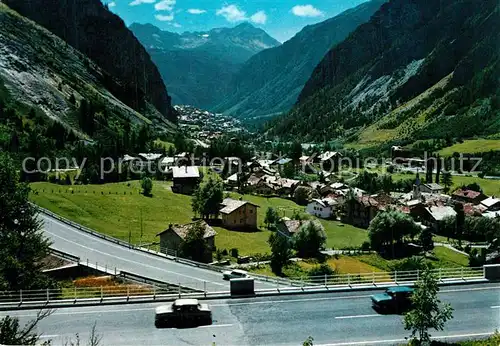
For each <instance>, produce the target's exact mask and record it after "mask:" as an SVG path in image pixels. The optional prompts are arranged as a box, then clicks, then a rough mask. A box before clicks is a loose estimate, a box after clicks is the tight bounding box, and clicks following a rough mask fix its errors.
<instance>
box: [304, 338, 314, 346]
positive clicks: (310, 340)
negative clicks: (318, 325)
mask: <svg viewBox="0 0 500 346" xmlns="http://www.w3.org/2000/svg"><path fill="white" fill-rule="evenodd" d="M313 341H314V338H313V337H312V336H310V337H308V338H307V339H306V340H305V341H304V342H303V343H302V346H313V345H314V344H313Z"/></svg>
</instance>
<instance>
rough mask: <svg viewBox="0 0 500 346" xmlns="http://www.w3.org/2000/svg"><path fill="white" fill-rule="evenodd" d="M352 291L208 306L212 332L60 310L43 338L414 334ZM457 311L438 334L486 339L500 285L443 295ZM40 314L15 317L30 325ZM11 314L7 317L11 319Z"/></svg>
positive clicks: (499, 307)
mask: <svg viewBox="0 0 500 346" xmlns="http://www.w3.org/2000/svg"><path fill="white" fill-rule="evenodd" d="M373 293H376V292H347V293H336V294H335V293H328V294H313V295H297V296H275V297H260V298H254V299H232V300H219V301H208V303H209V304H210V306H211V307H212V312H213V317H214V324H213V325H212V326H206V327H198V328H187V329H156V328H155V327H154V308H155V307H156V306H158V305H159V304H141V305H118V306H106V307H86V308H68V309H59V310H57V311H55V312H54V314H53V315H51V316H50V317H48V318H47V319H46V320H44V321H42V322H41V324H40V326H39V331H40V332H42V333H44V334H45V338H46V339H52V340H53V344H54V345H57V344H59V343H62V342H63V341H64V340H65V339H67V338H69V337H71V336H74V334H75V333H79V334H80V336H81V337H82V340H83V341H84V343H85V342H86V340H87V338H88V334H89V330H90V329H91V327H92V325H93V324H94V322H96V323H97V330H98V333H99V334H100V335H102V337H103V341H102V345H210V344H211V343H212V342H214V341H215V342H216V344H217V345H299V344H301V343H302V342H303V341H304V340H305V339H306V338H307V337H308V336H312V337H313V338H314V345H333V346H350V345H379V344H381V345H383V344H389V345H392V344H398V343H402V342H404V338H405V336H408V335H409V333H408V332H407V331H405V330H404V328H403V326H402V322H401V320H402V317H401V316H399V315H379V314H377V313H376V312H375V311H374V310H372V308H371V302H370V299H369V295H370V294H373ZM440 298H441V300H442V301H444V302H449V303H451V304H452V306H453V308H454V309H455V311H454V319H453V320H451V321H450V322H448V324H447V325H446V330H445V331H443V332H435V333H433V335H435V336H440V337H446V338H447V339H448V340H455V339H464V338H471V337H476V338H477V337H483V336H486V335H488V334H489V333H492V332H494V331H495V329H500V285H499V284H498V283H497V284H482V285H463V286H449V287H443V288H442V289H441V293H440ZM35 313H36V312H34V311H15V312H12V313H11V315H16V316H19V317H20V318H21V319H22V321H26V320H28V319H29V318H31V317H32V316H34V315H35ZM3 314H7V313H3Z"/></svg>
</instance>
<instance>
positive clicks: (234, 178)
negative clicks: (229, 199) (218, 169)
mask: <svg viewBox="0 0 500 346" xmlns="http://www.w3.org/2000/svg"><path fill="white" fill-rule="evenodd" d="M239 179H240V178H239V177H238V173H234V174H233V175H231V176H229V177H228V178H227V179H226V180H224V184H225V185H226V186H228V187H229V188H236V187H238V185H239Z"/></svg>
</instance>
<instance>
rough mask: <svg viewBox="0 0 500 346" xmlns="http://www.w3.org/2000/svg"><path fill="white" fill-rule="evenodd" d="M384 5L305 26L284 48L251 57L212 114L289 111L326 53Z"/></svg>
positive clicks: (375, 0) (375, 2)
mask: <svg viewBox="0 0 500 346" xmlns="http://www.w3.org/2000/svg"><path fill="white" fill-rule="evenodd" d="M385 1H386V0H371V1H368V2H366V3H363V4H361V5H359V6H357V7H355V8H352V9H350V10H347V11H345V12H343V13H341V14H339V15H337V16H335V17H333V18H330V19H328V20H325V21H323V22H321V23H318V24H315V25H309V26H306V27H305V28H304V29H302V30H301V31H300V32H299V33H297V34H296V35H295V36H294V37H293V38H291V39H290V40H288V41H287V42H285V43H283V45H280V46H278V47H275V48H270V49H266V50H264V51H262V52H260V53H258V54H256V55H254V56H252V57H251V58H250V59H249V60H248V61H247V62H246V63H245V64H244V65H243V66H242V67H241V68H240V69H239V70H238V71H237V72H236V73H235V74H234V76H233V77H232V78H231V81H230V84H229V87H228V90H230V91H231V92H230V93H227V95H225V97H224V98H223V99H222V100H221V102H220V103H219V104H218V105H217V106H216V107H214V108H215V110H216V111H221V112H224V113H227V114H231V115H234V116H236V117H240V118H246V119H248V118H252V117H256V118H259V117H266V116H270V115H275V114H278V113H281V112H285V111H288V110H290V109H291V108H292V106H293V105H294V104H295V102H296V101H297V97H298V96H299V94H300V92H301V90H302V88H303V87H304V85H305V83H306V82H307V80H308V78H309V77H310V76H311V73H312V72H313V70H314V68H315V67H316V65H317V64H318V63H319V62H320V61H321V59H322V58H323V57H324V55H325V54H326V53H327V52H328V50H329V49H330V48H331V47H332V46H334V45H336V44H337V43H339V42H342V41H343V40H344V39H345V38H346V37H347V36H348V35H349V34H350V33H351V32H352V31H354V30H355V29H356V28H357V27H358V26H359V25H360V24H363V23H365V22H367V21H368V20H369V19H370V17H371V16H372V15H373V14H374V13H375V11H377V10H378V9H379V8H380V6H381V5H382V4H383V3H384V2H385Z"/></svg>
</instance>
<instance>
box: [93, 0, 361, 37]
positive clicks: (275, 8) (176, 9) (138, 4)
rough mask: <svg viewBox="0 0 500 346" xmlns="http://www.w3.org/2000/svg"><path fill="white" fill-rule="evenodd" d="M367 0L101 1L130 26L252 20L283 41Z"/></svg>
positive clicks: (206, 25) (196, 26)
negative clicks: (309, 26)
mask: <svg viewBox="0 0 500 346" xmlns="http://www.w3.org/2000/svg"><path fill="white" fill-rule="evenodd" d="M365 1H366V0H304V1H301V0H234V1H227V0H102V2H103V3H107V4H108V6H109V8H110V10H111V11H113V12H114V13H116V14H118V15H119V16H120V17H122V18H123V20H124V21H125V23H126V24H127V25H130V24H132V23H134V22H137V23H151V24H153V25H155V26H157V27H159V28H160V29H162V30H168V31H172V32H178V33H181V32H185V31H208V30H210V29H213V28H220V27H234V26H236V25H238V24H241V23H242V22H245V21H247V22H250V23H252V24H253V25H254V26H256V27H259V28H262V29H264V30H265V31H266V32H267V33H268V34H270V35H271V36H273V37H274V38H275V39H277V40H278V41H280V42H284V41H286V40H288V39H290V38H291V37H293V36H294V35H295V34H296V33H297V32H299V31H300V30H301V29H302V28H303V27H304V26H306V25H309V24H315V23H319V22H322V21H324V20H326V19H328V18H331V17H334V16H336V15H337V14H339V13H341V12H343V11H345V10H347V9H349V8H352V7H354V6H357V5H359V4H360V3H363V2H365Z"/></svg>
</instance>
